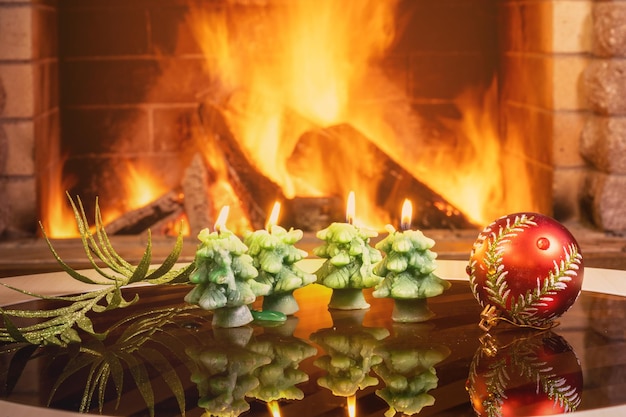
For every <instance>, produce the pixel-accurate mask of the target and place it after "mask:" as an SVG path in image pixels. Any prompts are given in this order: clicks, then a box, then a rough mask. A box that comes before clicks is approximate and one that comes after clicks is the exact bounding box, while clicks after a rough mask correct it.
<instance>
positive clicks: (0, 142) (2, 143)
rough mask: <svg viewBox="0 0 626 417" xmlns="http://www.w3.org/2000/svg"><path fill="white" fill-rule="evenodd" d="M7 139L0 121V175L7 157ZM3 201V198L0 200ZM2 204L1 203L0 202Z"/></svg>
mask: <svg viewBox="0 0 626 417" xmlns="http://www.w3.org/2000/svg"><path fill="white" fill-rule="evenodd" d="M8 149H9V139H8V138H7V134H6V132H5V131H4V124H3V123H0V176H2V175H5V173H6V166H7V159H8V157H9V150H8ZM0 201H4V200H0ZM0 205H2V204H0Z"/></svg>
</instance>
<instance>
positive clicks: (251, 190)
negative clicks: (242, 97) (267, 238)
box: [199, 101, 285, 229]
mask: <svg viewBox="0 0 626 417" xmlns="http://www.w3.org/2000/svg"><path fill="white" fill-rule="evenodd" d="M199 112H200V120H201V123H202V126H203V127H204V128H205V129H206V131H207V134H209V135H210V139H213V140H215V142H216V143H217V145H218V146H219V149H220V150H221V151H222V153H223V155H224V160H225V163H226V168H227V175H228V181H229V182H230V184H231V186H232V187H233V189H234V190H235V193H236V194H237V196H238V197H239V199H240V201H241V204H242V208H243V209H244V211H245V212H246V215H247V217H248V220H249V221H250V224H251V226H252V227H253V228H254V229H262V228H263V227H265V221H266V220H267V214H268V213H267V210H269V209H270V208H271V207H272V206H273V204H274V202H275V201H283V200H284V199H285V196H284V194H283V192H282V189H281V187H280V186H279V185H278V184H276V183H275V182H274V181H272V180H271V179H269V178H267V177H266V176H265V175H264V174H263V173H262V172H260V171H259V170H258V168H257V167H256V166H255V165H254V164H252V163H251V162H250V161H249V160H248V158H247V157H246V155H245V153H244V151H243V150H242V149H241V147H240V146H239V143H238V142H237V140H236V138H235V137H234V135H233V133H232V131H231V129H230V128H229V126H228V122H227V120H226V119H225V117H224V116H223V115H222V113H221V112H220V110H219V109H217V108H216V107H215V105H213V104H212V103H210V102H206V101H205V102H204V103H202V104H201V105H200V108H199Z"/></svg>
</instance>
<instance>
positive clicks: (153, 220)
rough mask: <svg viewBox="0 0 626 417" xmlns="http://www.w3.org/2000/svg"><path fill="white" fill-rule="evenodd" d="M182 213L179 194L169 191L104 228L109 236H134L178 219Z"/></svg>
mask: <svg viewBox="0 0 626 417" xmlns="http://www.w3.org/2000/svg"><path fill="white" fill-rule="evenodd" d="M182 213H183V203H182V201H181V197H180V193H179V192H176V191H170V192H168V193H166V194H164V195H162V196H161V197H159V198H157V199H156V200H154V201H153V202H151V203H149V204H147V205H145V206H143V207H140V208H138V209H135V210H131V211H127V212H126V213H124V214H122V215H121V216H120V217H118V218H117V219H115V220H114V221H112V222H111V223H109V224H107V225H106V226H105V228H104V229H105V231H106V232H107V234H109V235H135V234H140V233H143V232H145V231H146V230H148V229H154V225H156V224H163V223H164V220H167V219H172V220H173V219H175V218H178V217H179V216H180V215H181V214H182Z"/></svg>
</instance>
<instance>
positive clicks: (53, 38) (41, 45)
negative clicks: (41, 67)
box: [32, 7, 59, 59]
mask: <svg viewBox="0 0 626 417" xmlns="http://www.w3.org/2000/svg"><path fill="white" fill-rule="evenodd" d="M57 21H58V15H57V11H56V8H51V7H35V8H33V23H32V26H33V29H32V30H33V40H34V42H33V44H32V48H33V52H32V56H33V58H35V59H57V57H58V53H59V45H58V36H57V33H58V24H57Z"/></svg>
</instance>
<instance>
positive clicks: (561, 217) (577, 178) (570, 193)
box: [552, 167, 587, 221]
mask: <svg viewBox="0 0 626 417" xmlns="http://www.w3.org/2000/svg"><path fill="white" fill-rule="evenodd" d="M586 174H587V170H586V169H585V167H574V168H572V167H566V168H555V169H554V173H553V176H552V199H553V200H552V207H553V216H554V218H555V219H556V220H558V221H567V220H576V219H580V218H581V217H582V213H581V210H580V199H581V190H582V187H583V184H584V181H585V175H586Z"/></svg>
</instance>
